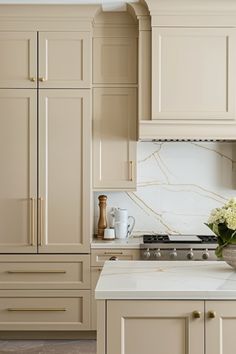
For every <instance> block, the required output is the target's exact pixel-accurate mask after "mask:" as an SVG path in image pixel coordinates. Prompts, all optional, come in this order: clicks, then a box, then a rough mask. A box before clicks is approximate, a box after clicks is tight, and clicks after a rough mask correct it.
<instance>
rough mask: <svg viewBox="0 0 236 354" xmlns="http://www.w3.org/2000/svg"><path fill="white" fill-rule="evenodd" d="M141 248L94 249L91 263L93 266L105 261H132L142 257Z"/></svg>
mask: <svg viewBox="0 0 236 354" xmlns="http://www.w3.org/2000/svg"><path fill="white" fill-rule="evenodd" d="M139 252H140V251H139V250H138V249H137V250H130V249H128V250H124V249H114V250H111V249H102V250H92V253H91V265H92V266H93V267H99V266H103V264H104V262H105V261H109V260H114V261H115V260H117V261H132V260H137V259H139V258H140V256H139Z"/></svg>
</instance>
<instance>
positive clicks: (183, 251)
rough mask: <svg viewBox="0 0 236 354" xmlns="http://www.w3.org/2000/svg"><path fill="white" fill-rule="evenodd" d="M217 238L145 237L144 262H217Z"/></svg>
mask: <svg viewBox="0 0 236 354" xmlns="http://www.w3.org/2000/svg"><path fill="white" fill-rule="evenodd" d="M216 247H217V237H216V236H212V235H204V236H203V235H162V234H160V235H144V236H143V244H141V245H140V248H141V259H143V260H153V261H154V260H196V261H198V260H210V261H211V260H217V257H216V255H215V249H216Z"/></svg>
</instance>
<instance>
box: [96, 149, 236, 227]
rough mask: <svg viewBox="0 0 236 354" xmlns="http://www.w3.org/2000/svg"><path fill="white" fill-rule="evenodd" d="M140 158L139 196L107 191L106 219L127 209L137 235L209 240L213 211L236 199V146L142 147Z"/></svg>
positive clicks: (139, 150) (139, 152)
mask: <svg viewBox="0 0 236 354" xmlns="http://www.w3.org/2000/svg"><path fill="white" fill-rule="evenodd" d="M137 157H138V173H137V178H138V187H137V191H135V192H105V191H104V194H106V195H107V197H108V203H107V206H108V208H107V211H108V214H109V210H110V208H111V207H113V206H115V207H120V208H126V209H128V211H129V215H133V216H134V217H135V219H136V224H135V228H134V232H135V233H137V234H139V233H141V234H143V233H146V232H147V233H152V232H154V233H155V232H160V233H165V232H168V233H177V234H179V233H180V234H188V233H191V234H194V233H199V234H209V233H211V232H210V230H209V229H208V228H207V227H206V226H205V225H204V222H206V221H207V219H208V216H209V213H210V211H211V210H212V209H213V208H216V207H219V206H222V204H223V203H224V202H226V201H227V200H228V199H229V198H231V197H234V196H235V197H236V143H223V142H220V143H219V142H204V143H200V142H160V143H159V142H156V143H147V142H140V143H138V156H137ZM99 194H102V193H101V192H99V193H94V210H95V213H94V216H95V217H94V228H95V232H96V225H97V220H98V206H97V204H98V200H97V197H98V195H99Z"/></svg>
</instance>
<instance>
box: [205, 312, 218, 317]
mask: <svg viewBox="0 0 236 354" xmlns="http://www.w3.org/2000/svg"><path fill="white" fill-rule="evenodd" d="M207 315H208V318H216V312H215V311H208V314H207Z"/></svg>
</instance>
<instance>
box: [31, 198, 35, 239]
mask: <svg viewBox="0 0 236 354" xmlns="http://www.w3.org/2000/svg"><path fill="white" fill-rule="evenodd" d="M34 201H35V199H34V198H30V244H31V246H34V242H35V241H34V229H35V225H34V211H35V207H34Z"/></svg>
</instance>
